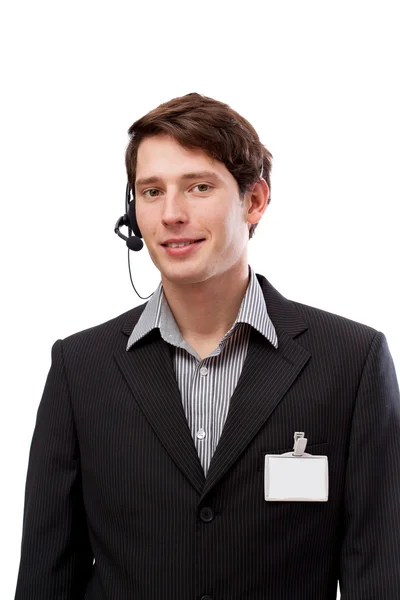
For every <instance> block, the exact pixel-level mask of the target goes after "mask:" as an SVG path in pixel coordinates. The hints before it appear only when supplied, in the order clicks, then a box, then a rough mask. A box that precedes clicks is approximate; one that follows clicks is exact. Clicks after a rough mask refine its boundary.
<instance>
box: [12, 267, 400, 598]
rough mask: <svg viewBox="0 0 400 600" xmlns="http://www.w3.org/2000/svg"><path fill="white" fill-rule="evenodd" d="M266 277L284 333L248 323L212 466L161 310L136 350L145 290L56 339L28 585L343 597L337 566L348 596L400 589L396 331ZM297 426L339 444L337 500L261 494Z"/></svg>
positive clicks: (44, 404)
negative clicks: (293, 294)
mask: <svg viewBox="0 0 400 600" xmlns="http://www.w3.org/2000/svg"><path fill="white" fill-rule="evenodd" d="M256 277H257V280H258V282H259V284H260V286H261V289H262V293H263V296H264V299H265V302H266V305H267V306H268V314H269V316H270V318H271V321H272V323H273V324H274V328H275V330H276V334H277V338H278V339H279V345H278V347H277V348H275V347H274V346H273V345H272V344H271V342H270V341H268V340H267V339H266V337H265V336H264V335H263V334H262V333H260V332H259V331H258V330H257V329H256V328H254V327H252V328H251V331H250V338H249V343H248V351H247V355H246V359H245V361H244V364H243V368H242V371H241V374H240V377H239V380H238V382H237V385H236V387H235V389H234V391H233V394H232V396H231V398H230V404H229V411H228V416H227V418H226V421H225V425H224V427H223V430H222V434H221V437H220V440H219V443H218V445H217V447H216V449H215V452H214V454H213V456H212V459H211V463H210V466H209V469H208V472H207V476H205V474H204V470H203V468H202V465H201V462H200V460H199V456H198V453H197V451H196V448H195V446H194V443H193V437H192V433H191V431H190V429H189V426H188V421H187V418H186V415H185V411H184V409H183V404H182V397H181V393H180V390H179V387H178V383H177V378H176V374H175V370H174V363H173V357H172V356H171V353H170V349H171V348H172V346H171V345H170V344H168V343H166V342H165V340H164V339H163V338H162V337H161V335H160V330H159V329H157V328H156V329H153V330H152V331H150V332H149V333H148V335H146V336H145V338H143V339H141V340H139V341H138V342H137V343H136V344H135V345H134V346H133V347H132V348H131V349H130V350H129V351H128V352H127V350H126V347H127V341H128V339H129V337H130V335H131V334H132V331H133V329H134V327H135V326H136V324H137V323H138V321H139V318H140V316H141V314H142V313H143V310H144V309H145V306H146V305H141V306H138V307H136V308H134V309H132V310H130V311H128V312H127V313H125V314H123V315H120V316H118V317H116V318H115V319H112V320H110V321H108V322H106V323H103V324H101V325H98V326H96V327H92V328H90V329H87V330H85V331H81V332H78V333H75V334H73V335H71V336H69V337H67V338H65V339H63V340H57V341H56V342H55V343H54V345H53V347H52V362H51V367H50V370H49V373H48V376H47V380H46V384H45V386H44V391H43V396H42V399H41V401H40V404H39V408H38V412H37V419H36V424H35V429H34V433H33V437H32V444H31V448H30V454H29V465H28V472H27V480H26V490H25V504H24V517H23V532H22V543H21V560H20V566H19V573H18V581H17V589H16V594H15V599H16V600H143V599H144V600H206V599H207V600H210V599H211V600H243V599H248V600H292V599H293V600H294V599H295V598H301V599H302V600H335V598H336V588H337V581H338V580H339V579H340V586H341V593H342V600H398V598H399V597H400V569H399V557H400V533H399V532H400V397H399V396H400V394H399V386H398V382H397V377H396V373H395V369H394V364H393V360H392V358H391V355H390V351H389V348H388V345H387V341H386V338H385V336H384V334H383V333H381V332H379V331H376V330H375V329H373V328H371V327H368V326H366V325H363V324H361V323H356V322H354V321H351V320H349V319H345V318H344V317H341V316H338V315H334V314H331V313H328V312H325V311H323V310H320V309H317V308H314V307H311V306H306V305H304V304H301V303H298V302H294V301H290V300H288V299H286V298H284V297H283V296H282V295H281V294H279V292H278V291H277V290H275V288H274V287H273V286H272V285H271V284H270V283H269V282H268V281H267V279H265V278H264V277H262V276H261V275H259V274H256ZM221 354H222V353H221ZM22 360H25V356H24V357H23V359H22ZM22 360H21V365H22ZM294 431H304V432H305V433H306V436H307V439H308V446H307V449H308V450H309V451H310V452H311V453H312V454H325V455H327V456H328V461H329V500H328V502H325V503H313V502H304V503H303V502H265V500H264V489H263V487H264V473H263V460H264V455H265V454H266V453H270V452H271V453H275V452H276V453H278V452H285V451H288V450H290V449H291V448H292V446H293V433H294ZM93 559H95V562H94V563H93Z"/></svg>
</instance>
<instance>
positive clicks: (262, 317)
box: [126, 265, 278, 350]
mask: <svg viewBox="0 0 400 600" xmlns="http://www.w3.org/2000/svg"><path fill="white" fill-rule="evenodd" d="M249 274H250V279H249V284H248V286H247V290H246V293H245V295H244V296H243V299H242V302H241V305H240V309H239V312H238V314H237V317H236V320H235V322H234V324H233V325H232V327H231V330H230V331H232V329H233V328H234V327H235V326H236V324H237V323H247V324H248V325H251V326H252V327H254V329H257V331H258V332H259V333H261V334H262V335H263V336H264V337H265V338H266V339H267V340H268V341H269V342H271V344H272V345H273V346H274V347H275V348H278V338H277V335H276V331H275V327H274V325H273V323H272V321H271V318H270V316H269V314H268V311H267V306H266V303H265V298H264V294H263V292H262V289H261V286H260V284H259V282H258V280H257V277H256V274H255V272H254V271H253V269H252V268H251V266H250V265H249ZM155 328H159V329H160V334H161V337H162V338H163V339H164V340H165V341H166V342H168V343H170V344H174V345H176V346H182V347H183V346H184V345H185V342H184V340H183V338H182V335H181V333H180V331H179V328H178V326H177V324H176V321H175V319H174V316H173V314H172V312H171V309H170V307H169V304H168V302H167V300H166V297H165V294H164V291H163V286H162V282H160V283H159V285H158V287H157V289H156V291H155V292H154V294H153V295H152V297H151V298H150V300H149V301H148V303H147V304H146V306H145V308H144V310H143V312H142V314H141V315H140V318H139V320H138V322H137V323H136V325H135V327H134V328H133V331H132V333H131V335H130V336H129V339H128V344H127V346H126V349H127V350H130V348H131V347H132V346H133V345H134V344H136V342H138V341H139V340H141V339H142V338H143V337H145V336H146V335H147V334H148V333H150V332H151V331H152V330H153V329H155Z"/></svg>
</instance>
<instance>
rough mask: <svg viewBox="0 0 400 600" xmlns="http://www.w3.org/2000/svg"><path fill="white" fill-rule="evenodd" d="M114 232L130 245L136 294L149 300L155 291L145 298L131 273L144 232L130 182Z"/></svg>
mask: <svg viewBox="0 0 400 600" xmlns="http://www.w3.org/2000/svg"><path fill="white" fill-rule="evenodd" d="M263 173H264V164H263V163H262V164H261V172H260V179H262V176H263ZM123 226H127V227H128V237H126V235H124V234H123V233H121V231H120V230H121V227H123ZM114 232H115V233H116V234H117V235H118V237H120V238H121V239H122V240H125V243H126V245H127V247H128V266H129V276H130V279H131V284H132V287H133V289H134V290H135V292H136V294H137V295H138V296H139V298H141V299H142V300H147V298H150V296H152V295H153V294H154V292H153V294H150V296H146V297H145V298H143V297H142V296H141V295H140V294H139V293H138V292H137V290H136V288H135V286H134V285H133V281H132V275H131V264H130V260H129V250H133V251H134V252H138V251H139V250H141V249H142V248H143V236H142V232H141V231H140V229H139V225H138V224H137V221H136V209H135V195H134V193H133V191H132V189H131V187H130V185H129V182H128V183H127V184H126V190H125V214H124V215H123V216H122V217H120V218H119V219H118V221H117V222H116V224H115V227H114ZM132 233H133V235H132Z"/></svg>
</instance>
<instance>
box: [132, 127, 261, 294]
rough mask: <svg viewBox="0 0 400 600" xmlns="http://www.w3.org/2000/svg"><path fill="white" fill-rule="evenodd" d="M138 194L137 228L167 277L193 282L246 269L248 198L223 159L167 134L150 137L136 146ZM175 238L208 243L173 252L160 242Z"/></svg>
mask: <svg viewBox="0 0 400 600" xmlns="http://www.w3.org/2000/svg"><path fill="white" fill-rule="evenodd" d="M204 172H208V173H209V174H208V175H206V174H202V175H195V174H196V173H204ZM188 174H192V175H191V176H190V177H185V176H186V175H188ZM150 177H154V178H155V179H154V181H152V182H147V183H142V182H141V180H143V179H147V178H150ZM135 197H136V218H137V222H138V225H139V228H140V230H141V232H142V235H143V239H144V241H145V243H146V246H147V248H148V250H149V253H150V256H151V259H152V261H153V262H154V264H155V265H156V267H157V268H158V269H159V271H160V273H161V276H162V278H163V279H164V278H165V279H167V280H169V281H171V282H173V283H176V284H194V283H199V282H202V281H206V280H208V279H210V278H211V277H214V276H218V275H221V274H223V273H225V272H226V271H228V270H230V269H232V270H233V272H234V271H235V270H236V269H235V267H238V266H239V265H241V264H242V263H243V262H244V264H245V265H246V267H247V244H248V239H249V226H248V223H247V220H246V213H247V208H246V202H244V203H243V205H242V204H241V203H240V201H239V188H238V185H237V182H236V180H235V179H234V177H232V175H231V174H230V173H229V171H228V169H227V168H226V167H225V165H224V164H223V163H221V162H219V161H215V160H212V159H211V158H209V157H208V156H207V155H206V154H205V153H204V152H203V151H202V150H188V149H186V148H183V147H182V146H181V145H180V144H179V143H178V142H176V140H174V139H173V138H171V137H168V136H166V135H164V134H160V135H157V136H154V137H149V138H146V139H144V140H143V141H142V142H141V143H140V145H139V148H138V155H137V166H136V185H135ZM171 238H178V239H181V238H189V239H196V240H198V239H203V238H204V241H203V242H201V243H199V244H194V245H193V246H192V247H191V248H190V251H189V252H185V253H184V254H180V255H175V256H171V255H170V254H169V253H168V251H167V250H166V249H165V247H164V246H163V245H162V244H163V243H164V242H166V241H167V240H169V239H171Z"/></svg>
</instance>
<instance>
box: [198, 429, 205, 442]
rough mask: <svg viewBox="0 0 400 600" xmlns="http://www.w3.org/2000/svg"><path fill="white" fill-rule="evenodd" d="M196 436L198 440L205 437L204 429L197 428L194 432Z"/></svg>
mask: <svg viewBox="0 0 400 600" xmlns="http://www.w3.org/2000/svg"><path fill="white" fill-rule="evenodd" d="M196 437H197V439H198V440H204V438H205V437H206V432H205V431H204V429H199V430H198V432H197V433H196Z"/></svg>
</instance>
